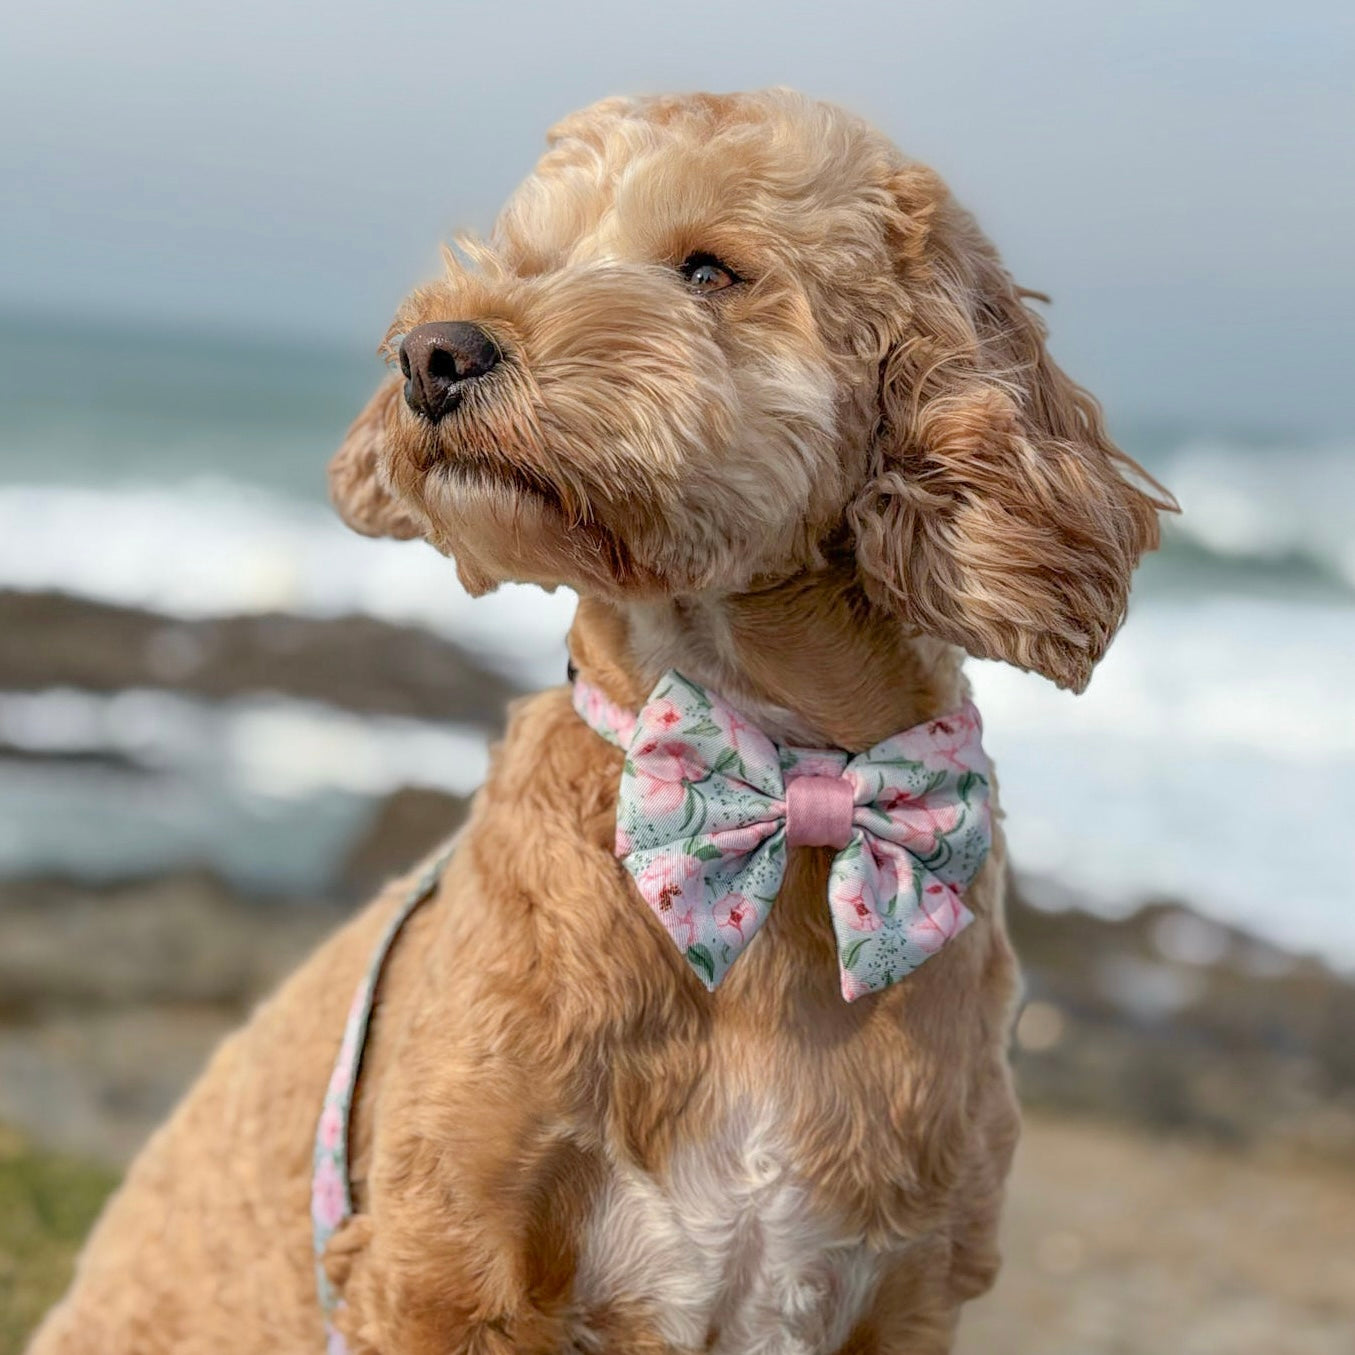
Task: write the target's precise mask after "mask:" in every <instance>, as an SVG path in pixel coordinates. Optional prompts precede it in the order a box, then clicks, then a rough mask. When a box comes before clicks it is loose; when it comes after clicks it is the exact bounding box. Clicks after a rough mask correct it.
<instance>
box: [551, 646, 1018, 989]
mask: <svg viewBox="0 0 1355 1355" xmlns="http://www.w3.org/2000/svg"><path fill="white" fill-rule="evenodd" d="M574 707H575V709H576V710H577V711H578V713H579V714H580V715H581V716H582V717H583V719H584V720H585V721H587V723H588V724H589V725H591V726H592V727H593V729H595V730H596V731H597V732H598V733H599V734H601V735H603V737H604V738H607V739H608V740H610V741H611V742H612V743H615V744H616V745H618V746H619V747H620V748H621V749H623V750H624V752H625V754H626V758H625V766H624V770H623V772H622V775H621V788H620V794H619V797H618V800H617V821H616V854H617V856H619V857H620V858H621V860H622V863H623V864H624V865H625V867H626V869H627V870H628V871H629V872H630V874H631V875H632V876H634V878H635V883H636V885H637V886H638V888H639V891H640V894H641V895H642V896H643V898H644V900H645V902H646V903H647V904H648V905H649V907H650V908H651V909H652V910H653V912H654V914H655V916H656V917H657V918H658V920H659V921H660V922H661V923H662V924H663V926H664V928H665V930H666V931H667V932H668V934H669V936H671V937H672V938H673V941H674V942H675V943H676V944H677V947H678V949H679V950H680V951H681V952H682V954H683V955H684V956H685V957H686V959H687V962H688V963H689V964H690V965H691V967H692V968H693V969H694V970H695V971H696V973H697V975H698V977H699V978H700V979H701V980H702V982H703V983H704V984H705V985H706V987H707V988H711V989H714V988H715V987H716V985H717V984H719V982H720V981H721V980H722V979H723V978H724V976H725V974H726V973H727V972H728V970H729V968H730V966H731V965H732V964H733V963H734V961H735V960H737V959H738V957H739V956H740V954H742V952H743V951H744V949H745V948H746V947H747V946H748V944H749V943H750V942H751V941H752V939H753V937H754V936H756V935H757V932H758V929H759V928H760V927H761V926H762V924H763V923H764V922H765V921H766V919H767V915H768V913H769V911H770V910H771V907H772V904H773V903H774V902H775V899H776V895H777V891H778V890H779V889H780V887H781V881H782V878H783V876H784V874H785V870H786V857H787V850H788V848H790V847H796V846H805V847H815V846H822V847H832V848H835V849H836V855H835V856H834V857H833V861H832V865H831V867H830V869H829V875H828V911H829V915H830V917H831V919H832V924H833V931H834V933H835V935H836V937H837V948H838V964H839V970H840V973H841V980H842V996H843V997H844V998H845V999H846V1000H847V1001H848V1002H851V1001H854V1000H855V999H856V998H858V997H860V996H862V995H863V994H864V993H869V992H874V991H876V990H878V989H880V988H884V987H887V986H888V985H889V984H891V983H895V982H897V981H898V980H899V979H901V978H903V977H904V976H905V975H907V974H909V973H911V972H912V971H913V970H914V969H916V968H917V967H918V966H919V965H920V964H922V963H923V961H924V960H926V959H927V958H928V957H929V956H931V955H933V954H935V953H936V951H937V950H939V949H940V948H941V947H942V946H943V945H944V944H945V943H946V942H947V941H949V940H950V939H951V938H952V937H954V936H956V935H957V934H958V933H959V932H960V931H961V930H963V929H964V928H965V927H966V926H968V924H969V923H970V922H971V921H973V914H972V913H971V912H970V911H969V909H968V908H967V907H966V906H965V904H964V898H963V893H964V890H965V889H966V888H967V887H968V885H969V883H970V882H971V881H972V880H973V878H974V875H975V874H976V872H977V871H978V869H979V867H980V866H981V865H982V864H983V860H984V858H985V856H986V855H987V853H988V848H989V846H990V844H991V841H992V825H991V816H990V812H989V803H988V800H989V780H990V769H989V763H988V759H987V756H986V755H985V754H984V751H983V747H982V745H981V743H980V736H981V733H982V726H981V723H980V720H979V713H978V711H977V710H976V709H975V708H974V706H973V705H972V704H971V703H969V702H966V703H965V704H964V705H963V706H961V707H960V709H959V710H957V711H954V712H953V713H951V714H949V715H946V716H943V717H941V718H940V719H936V720H930V721H928V722H927V723H926V724H921V725H916V726H914V727H913V728H912V729H908V730H905V731H904V732H903V733H901V734H895V735H894V736H893V737H891V738H888V739H885V740H884V742H883V743H877V744H876V745H875V747H873V748H871V749H869V750H867V751H866V752H864V753H859V754H857V755H856V756H851V755H849V754H847V753H845V752H843V751H841V750H840V749H827V750H813V749H805V748H792V747H779V746H778V745H776V744H774V743H773V742H772V741H771V740H770V739H769V738H768V737H767V736H766V735H765V734H764V733H763V732H762V731H761V730H759V729H758V728H756V727H755V726H754V725H752V724H750V723H749V722H748V721H747V720H745V719H744V718H743V716H742V715H740V713H739V712H738V711H737V710H736V709H735V708H734V707H733V706H731V705H730V704H729V703H728V702H726V701H724V700H722V699H721V698H720V697H719V696H717V695H715V694H714V693H712V692H708V691H706V690H705V689H704V688H702V687H701V686H699V685H698V684H697V683H695V682H692V681H690V680H688V679H687V678H684V677H683V676H682V675H681V674H679V673H676V672H668V673H665V674H664V676H663V677H662V678H660V680H659V682H658V684H657V685H656V686H655V688H654V690H653V692H652V693H651V695H650V697H649V699H648V701H646V702H645V704H644V707H643V708H642V709H641V710H640V713H639V714H638V715H634V714H632V713H631V712H629V711H627V710H624V709H623V708H622V707H620V706H618V705H616V704H615V703H614V702H613V701H611V700H610V699H609V698H608V697H607V696H605V695H604V694H603V693H602V692H601V691H600V690H599V689H598V688H596V687H594V686H592V685H591V684H590V683H588V682H585V681H584V680H582V679H577V680H576V681H575V684H574Z"/></svg>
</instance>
